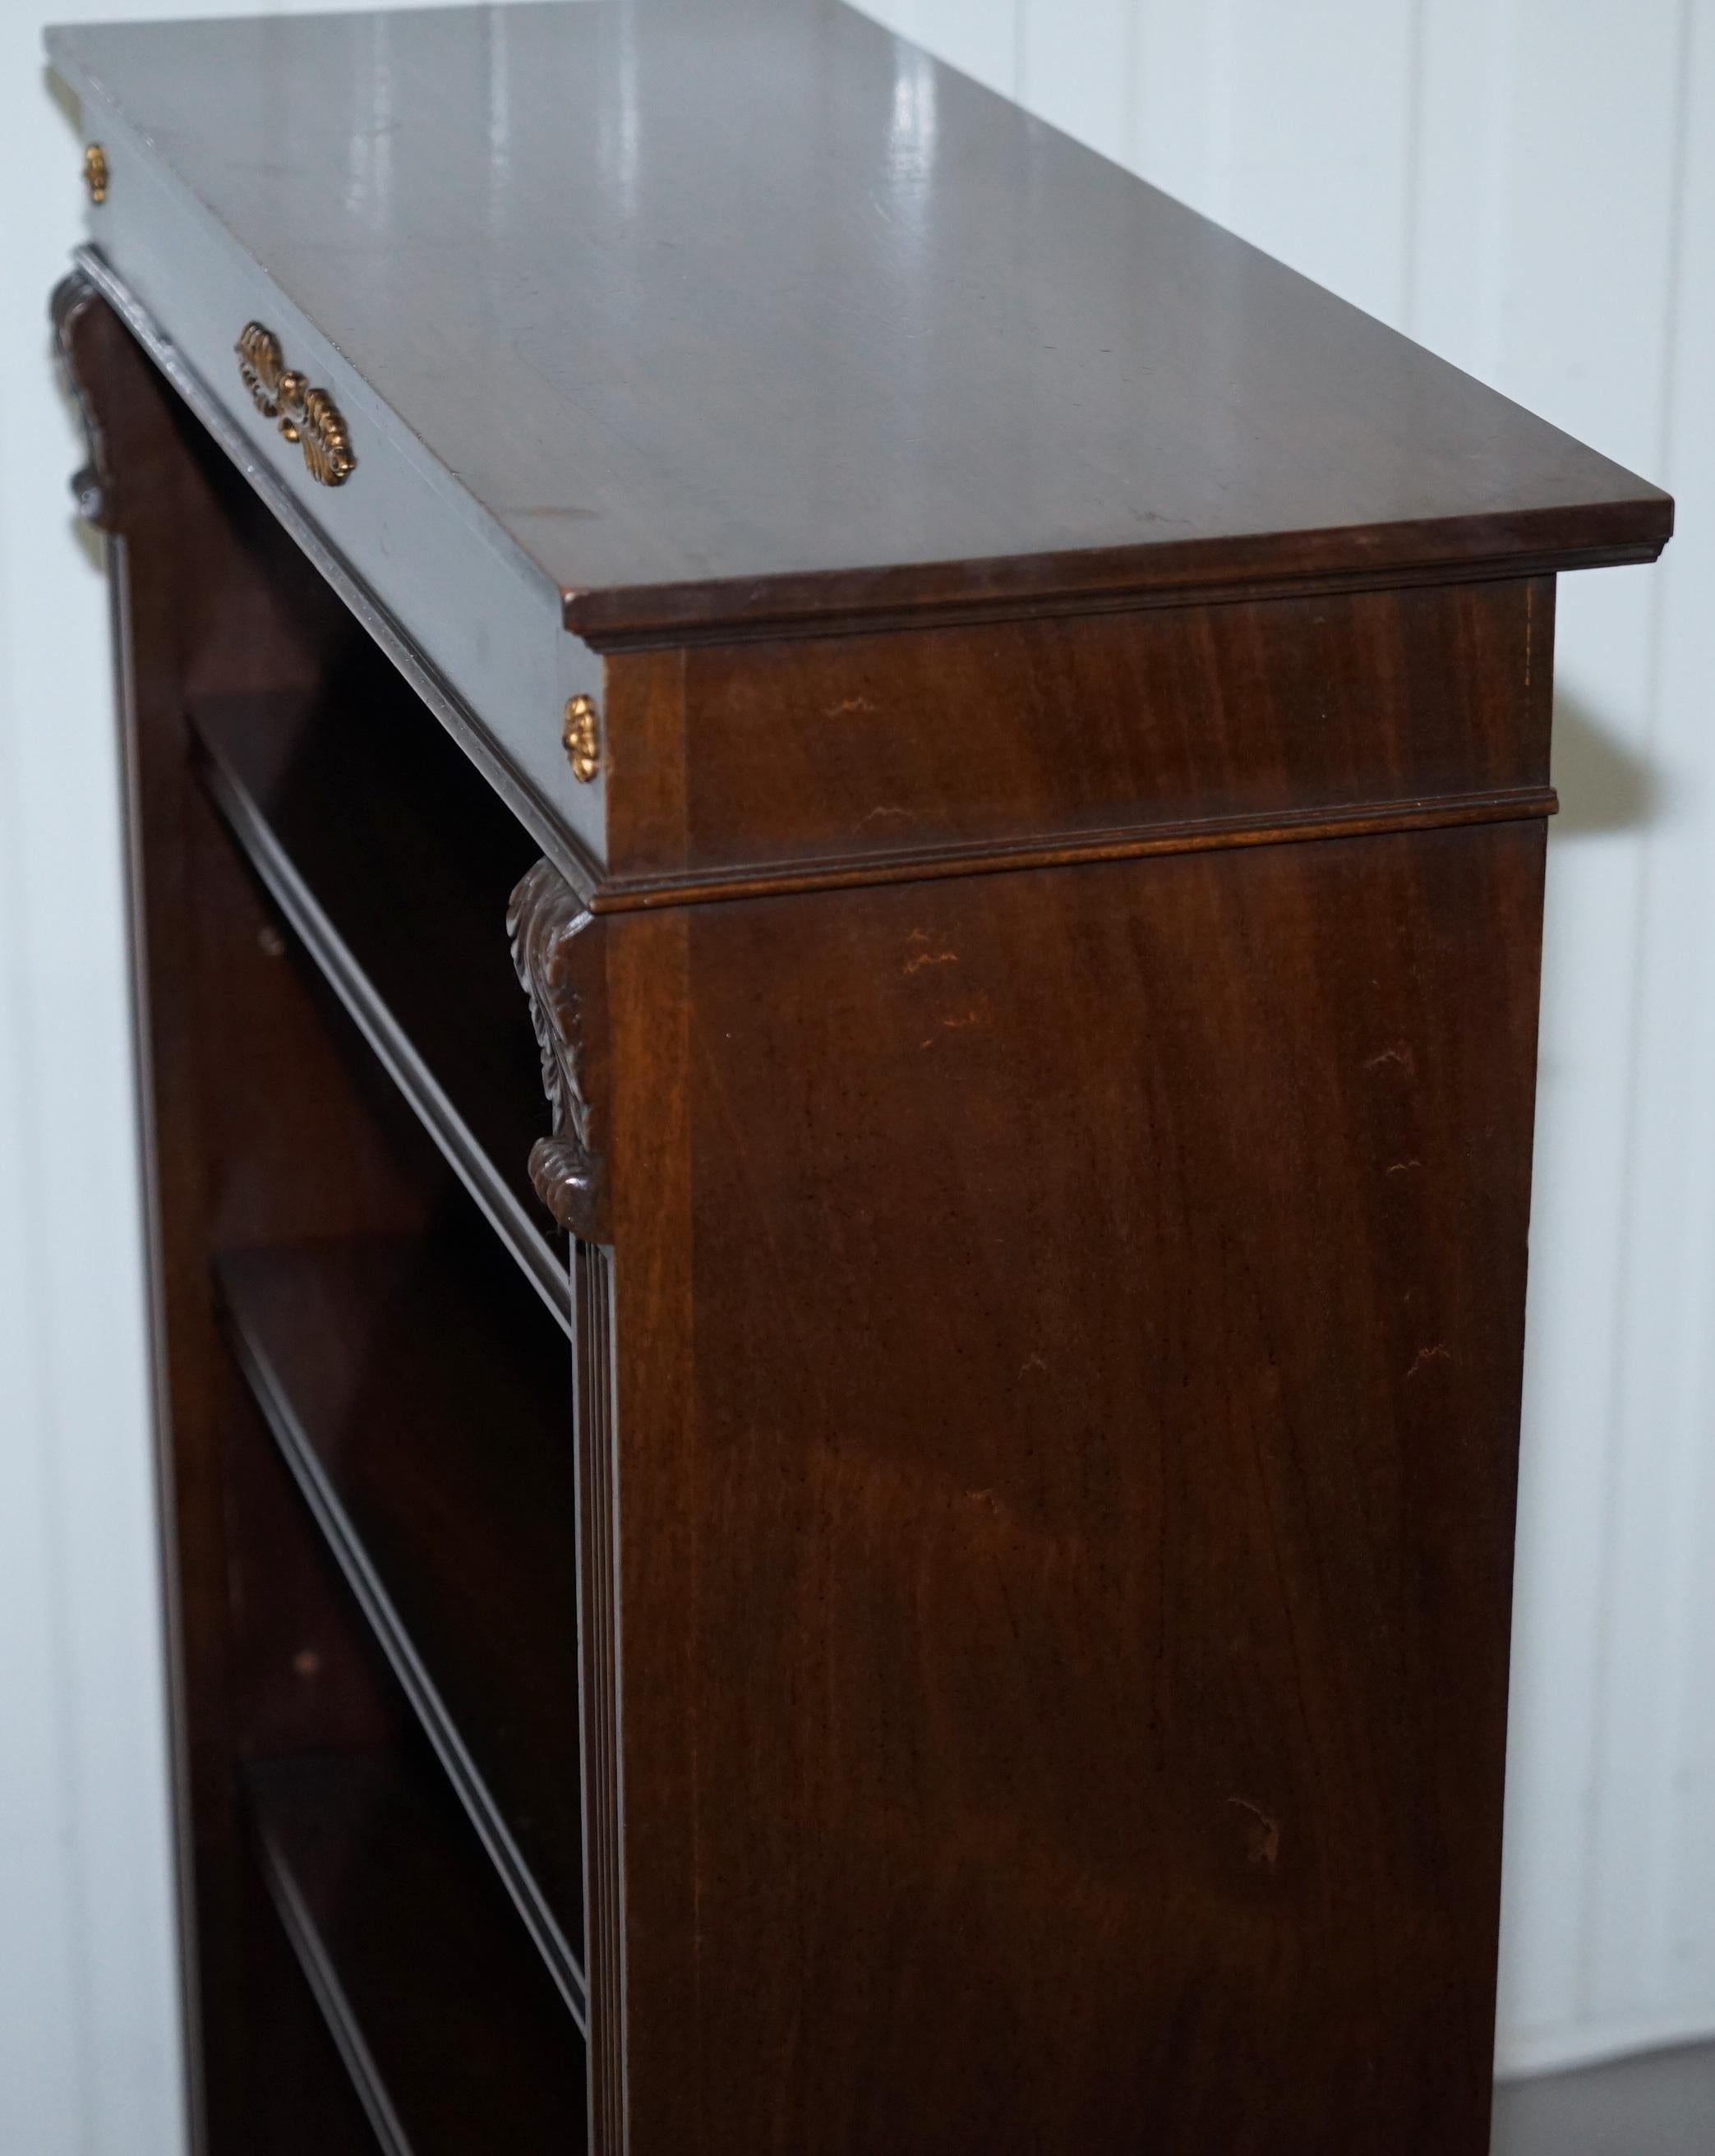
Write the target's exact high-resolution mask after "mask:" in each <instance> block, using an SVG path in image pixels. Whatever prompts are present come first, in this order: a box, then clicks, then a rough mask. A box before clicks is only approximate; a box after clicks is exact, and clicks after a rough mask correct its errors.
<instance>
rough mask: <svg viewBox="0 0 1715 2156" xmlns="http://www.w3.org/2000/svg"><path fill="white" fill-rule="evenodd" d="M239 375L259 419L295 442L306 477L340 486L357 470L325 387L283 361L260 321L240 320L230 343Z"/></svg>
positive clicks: (340, 419) (341, 420)
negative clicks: (315, 386)
mask: <svg viewBox="0 0 1715 2156" xmlns="http://www.w3.org/2000/svg"><path fill="white" fill-rule="evenodd" d="M236 350H237V352H238V356H239V380H240V381H242V382H243V383H244V388H246V389H247V390H248V391H249V396H250V402H251V403H253V404H254V406H255V408H256V409H257V410H258V411H259V413H261V414H262V416H263V418H264V419H275V420H278V421H279V423H280V433H281V434H284V435H285V439H287V441H289V442H296V443H298V444H300V446H301V448H302V449H303V452H304V463H305V465H306V468H307V469H308V471H309V474H310V476H311V479H313V480H315V481H316V484H317V485H320V486H343V485H345V483H346V481H347V480H348V479H349V478H350V477H351V476H352V473H353V472H354V471H356V470H357V458H356V457H354V456H353V455H352V442H351V437H350V435H349V434H347V432H346V423H345V419H344V418H343V416H342V415H341V412H340V408H339V407H338V405H337V404H336V403H334V401H333V399H332V398H331V397H330V396H329V395H328V393H327V392H326V390H325V389H313V388H311V386H310V382H309V378H308V377H307V376H306V375H302V374H300V373H298V372H295V370H294V369H293V368H291V367H288V366H287V365H286V363H285V355H284V354H283V353H282V352H281V351H280V339H279V338H278V337H277V336H275V334H274V331H272V330H269V329H264V327H263V326H262V325H261V323H260V322H246V323H245V325H244V328H243V329H242V330H241V331H239V341H238V344H237V346H236Z"/></svg>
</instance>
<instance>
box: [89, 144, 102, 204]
mask: <svg viewBox="0 0 1715 2156" xmlns="http://www.w3.org/2000/svg"><path fill="white" fill-rule="evenodd" d="M84 185H85V187H87V188H88V189H89V191H90V201H91V202H92V203H105V201H106V199H107V152H106V151H105V150H104V149H103V148H102V147H101V145H100V143H99V142H90V143H89V144H87V145H86V146H85V150H84Z"/></svg>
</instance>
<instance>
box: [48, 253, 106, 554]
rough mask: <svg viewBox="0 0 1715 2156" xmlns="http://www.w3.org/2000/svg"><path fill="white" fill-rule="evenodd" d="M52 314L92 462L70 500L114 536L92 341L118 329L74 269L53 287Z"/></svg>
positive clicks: (88, 520) (97, 295)
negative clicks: (94, 388) (94, 389)
mask: <svg viewBox="0 0 1715 2156" xmlns="http://www.w3.org/2000/svg"><path fill="white" fill-rule="evenodd" d="M49 316H50V318H51V320H52V321H53V324H54V343H55V345H56V346H57V347H58V349H59V361H60V366H61V368H62V370H63V372H64V377H65V382H66V386H67V388H69V390H70V392H71V396H72V399H73V402H74V403H75V404H76V406H77V408H78V416H79V418H80V419H81V420H82V422H83V428H84V440H85V444H86V446H87V448H88V450H89V461H88V463H87V464H85V465H84V466H83V468H82V469H81V470H80V471H79V472H77V473H76V474H75V475H74V477H73V479H72V482H71V491H72V495H73V498H74V500H75V501H76V503H77V506H78V514H79V516H81V517H82V518H83V520H84V521H85V523H86V524H93V525H94V526H95V528H96V529H97V530H98V531H114V530H116V528H117V527H116V523H115V521H114V513H113V511H114V493H113V475H112V471H111V470H110V467H109V465H108V461H107V438H106V435H105V432H104V431H103V429H102V426H101V423H100V419H99V418H97V417H96V415H95V398H94V395H93V393H92V390H91V387H90V384H91V380H92V377H93V375H94V372H95V364H97V363H99V362H96V361H95V360H94V358H93V356H92V353H91V351H90V343H91V340H92V338H94V337H95V336H100V335H102V334H104V333H105V334H109V335H110V334H111V333H112V332H113V331H115V330H116V329H117V328H118V325H117V323H116V321H114V318H113V314H112V311H111V309H110V307H109V306H108V305H107V303H106V301H105V300H104V299H103V298H102V297H101V295H100V293H99V292H98V291H97V290H95V286H94V285H92V284H91V283H90V280H89V279H88V278H87V277H86V276H85V275H84V273H83V271H82V270H81V269H74V270H72V271H71V272H70V273H69V275H66V276H64V277H63V278H61V280H60V281H59V284H58V285H55V287H54V297H53V299H52V300H50V301H49Z"/></svg>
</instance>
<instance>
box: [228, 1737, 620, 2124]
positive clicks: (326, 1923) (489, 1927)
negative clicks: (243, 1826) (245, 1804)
mask: <svg viewBox="0 0 1715 2156" xmlns="http://www.w3.org/2000/svg"><path fill="white" fill-rule="evenodd" d="M245 1790H246V1794H247V1797H248V1800H249V1809H250V1814H251V1818H252V1823H253V1825H254V1830H255V1836H256V1841H257V1845H258V1848H259V1853H260V1857H261V1861H262V1866H263V1869H264V1875H265V1876H266V1879H267V1881H268V1886H269V1890H270V1894H271V1895H272V1897H273V1899H274V1903H275V1908H276V1909H277V1910H278V1912H279V1914H280V1922H282V1924H283V1925H284V1927H285V1932H286V1936H287V1938H289V1939H290V1943H291V1945H292V1948H293V1950H294V1952H295V1953H296V1955H297V1958H298V1960H299V1963H300V1966H301V1967H302V1969H303V1971H304V1974H305V1975H306V1978H307V1979H309V1983H310V1985H311V1989H312V1990H313V1992H314V1993H315V1994H316V2000H317V2003H318V2004H319V2005H320V2006H321V2012H322V2015H323V2016H324V2018H325V2020H326V2024H327V2026H328V2028H329V2030H330V2031H331V2034H332V2036H333V2039H334V2041H335V2043H336V2045H337V2046H338V2048H339V2051H340V2053H341V2057H342V2058H343V2060H344V2061H345V2065H346V2068H347V2072H348V2073H349V2075H350V2076H351V2079H352V2082H353V2084H354V2085H355V2087H356V2088H357V2092H358V2095H359V2097H361V2099H362V2103H363V2107H364V2109H365V2110H366V2112H367V2113H368V2117H369V2122H370V2124H371V2126H372V2128H373V2129H374V2132H375V2134H376V2137H377V2140H378V2141H379V2142H380V2143H381V2145H382V2147H383V2148H384V2149H386V2150H387V2151H388V2156H470V2151H472V2150H473V2149H478V2148H480V2149H481V2150H483V2151H484V2152H485V2156H575V2152H578V2151H580V2150H583V2149H584V2148H587V2146H588V2124H587V2107H586V2101H585V2067H584V2053H583V2043H582V2041H581V2040H580V2039H579V2037H578V2032H577V2031H576V2030H575V2029H574V2028H573V2025H572V2023H571V2020H570V2019H569V2017H568V2016H567V2014H566V2013H565V2010H564V2008H563V2005H562V2002H561V2001H560V1999H558V1997H557V1995H556V1994H555V1992H554V1990H553V1989H552V1985H551V1984H549V1983H548V1981H547V1977H546V1974H545V1973H544V1972H543V1970H542V1965H541V1963H539V1962H538V1961H537V1958H536V1957H535V1956H534V1955H532V1954H531V1953H530V1952H529V1951H528V1949H527V1948H526V1947H525V1945H524V1943H523V1940H522V1939H521V1937H520V1936H519V1933H518V1930H517V1926H516V1922H515V1921H514V1919H513V1917H512V1912H511V1910H510V1909H509V1908H508V1907H507V1906H506V1901H505V1898H504V1897H503V1896H502V1895H501V1893H500V1892H498V1890H497V1889H496V1886H495V1884H494V1881H493V1879H492V1877H491V1876H490V1874H489V1873H488V1872H487V1871H486V1870H485V1867H484V1866H483V1865H482V1864H481V1862H480V1860H479V1859H477V1858H476V1857H475V1853H474V1852H473V1851H470V1848H469V1846H468V1842H467V1839H466V1836H465V1832H464V1830H463V1826H462V1822H461V1821H460V1819H459V1817H458V1815H457V1813H456V1811H454V1810H451V1809H449V1807H447V1806H446V1805H445V1804H444V1803H438V1802H437V1801H436V1797H435V1792H434V1775H433V1772H432V1770H427V1769H415V1768H413V1763H411V1762H410V1761H408V1759H406V1758H392V1757H389V1756H386V1755H381V1756H372V1755H367V1754H360V1755H352V1754H341V1753H323V1754H317V1755H312V1756H307V1757H302V1758H287V1759H278V1760H270V1761H269V1762H266V1763H261V1764H256V1765H253V1766H251V1767H250V1768H249V1769H248V1770H247V1772H246V1774H245ZM407 1971H408V1972H409V1981H408V1982H402V1981H401V1977H402V1974H403V1973H404V1972H407Z"/></svg>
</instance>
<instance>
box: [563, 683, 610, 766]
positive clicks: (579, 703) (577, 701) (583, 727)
mask: <svg viewBox="0 0 1715 2156" xmlns="http://www.w3.org/2000/svg"><path fill="white" fill-rule="evenodd" d="M560 739H561V740H562V742H564V743H565V745H566V760H567V762H568V763H569V764H570V765H571V767H572V776H573V778H575V779H576V780H577V781H578V784H579V785H580V786H588V783H589V782H590V781H591V779H592V778H594V777H595V775H596V773H598V771H599V770H600V769H601V767H602V751H601V742H600V738H599V737H598V734H597V731H596V709H595V698H594V697H593V696H572V697H568V698H567V703H566V723H565V726H563V727H562V729H561V733H560Z"/></svg>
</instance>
